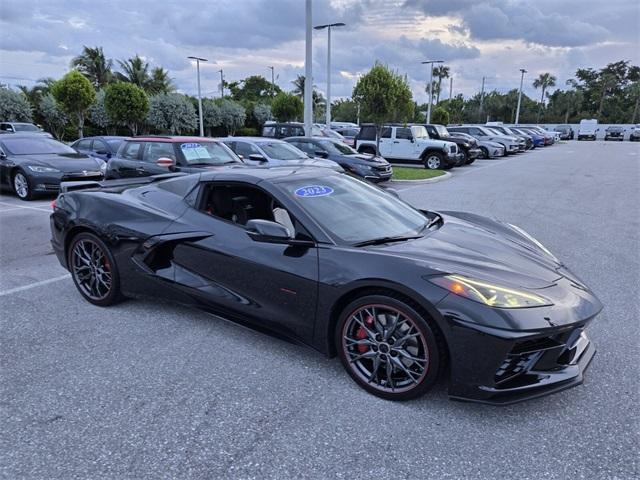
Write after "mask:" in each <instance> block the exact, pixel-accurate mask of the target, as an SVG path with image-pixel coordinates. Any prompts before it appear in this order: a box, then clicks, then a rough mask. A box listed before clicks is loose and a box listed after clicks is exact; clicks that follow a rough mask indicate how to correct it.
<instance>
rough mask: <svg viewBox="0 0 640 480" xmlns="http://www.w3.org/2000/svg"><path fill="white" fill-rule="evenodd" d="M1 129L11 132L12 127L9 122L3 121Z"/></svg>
mask: <svg viewBox="0 0 640 480" xmlns="http://www.w3.org/2000/svg"><path fill="white" fill-rule="evenodd" d="M0 130H4V131H5V132H11V131H12V128H11V125H9V124H8V123H2V124H0Z"/></svg>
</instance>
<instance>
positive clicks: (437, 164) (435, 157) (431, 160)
mask: <svg viewBox="0 0 640 480" xmlns="http://www.w3.org/2000/svg"><path fill="white" fill-rule="evenodd" d="M424 167H425V168H427V169H429V170H438V169H440V168H442V167H443V161H442V155H441V154H439V153H438V152H430V153H427V154H426V155H425V156H424Z"/></svg>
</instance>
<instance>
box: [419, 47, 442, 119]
mask: <svg viewBox="0 0 640 480" xmlns="http://www.w3.org/2000/svg"><path fill="white" fill-rule="evenodd" d="M427 63H429V64H430V65H431V74H430V75H429V106H428V107H427V123H431V104H432V103H433V64H434V63H444V60H427V61H426V62H422V64H423V65H425V64H427Z"/></svg>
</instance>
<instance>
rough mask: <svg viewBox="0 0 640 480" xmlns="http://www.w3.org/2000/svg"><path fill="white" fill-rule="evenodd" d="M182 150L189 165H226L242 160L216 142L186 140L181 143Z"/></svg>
mask: <svg viewBox="0 0 640 480" xmlns="http://www.w3.org/2000/svg"><path fill="white" fill-rule="evenodd" d="M180 150H181V151H182V154H183V155H184V158H185V160H186V161H187V164H189V165H195V164H198V165H201V164H206V165H224V164H226V163H239V162H240V159H239V158H237V157H236V156H235V155H234V154H233V153H232V152H231V151H230V150H227V148H225V147H223V146H222V145H220V144H219V143H216V142H185V143H181V144H180Z"/></svg>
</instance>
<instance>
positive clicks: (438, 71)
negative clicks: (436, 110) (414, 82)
mask: <svg viewBox="0 0 640 480" xmlns="http://www.w3.org/2000/svg"><path fill="white" fill-rule="evenodd" d="M449 72H450V70H449V67H447V66H446V65H439V66H437V67H435V68H434V69H433V76H434V77H436V78H437V79H438V88H437V90H436V89H434V92H435V93H436V105H437V104H438V103H440V92H441V91H442V79H443V78H449Z"/></svg>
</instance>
